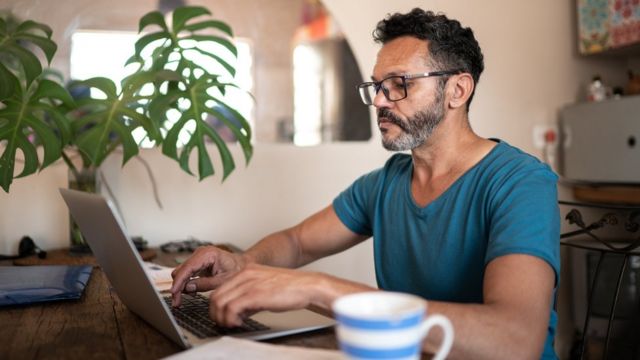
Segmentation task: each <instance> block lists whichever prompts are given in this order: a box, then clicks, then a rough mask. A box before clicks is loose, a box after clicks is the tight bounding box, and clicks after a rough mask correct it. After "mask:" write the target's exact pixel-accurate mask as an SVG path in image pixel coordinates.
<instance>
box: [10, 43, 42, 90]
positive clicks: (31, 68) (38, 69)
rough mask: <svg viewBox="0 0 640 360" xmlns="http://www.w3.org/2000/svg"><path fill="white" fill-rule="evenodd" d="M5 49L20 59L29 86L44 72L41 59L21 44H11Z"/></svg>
mask: <svg viewBox="0 0 640 360" xmlns="http://www.w3.org/2000/svg"><path fill="white" fill-rule="evenodd" d="M4 50H5V51H6V52H7V53H9V54H11V55H13V56H14V57H15V58H17V59H18V61H20V63H21V64H22V68H23V70H24V74H25V78H26V80H27V87H28V86H29V85H31V83H32V82H33V79H35V78H36V77H38V75H40V73H42V66H41V65H40V60H38V58H37V57H36V56H35V55H33V53H31V52H29V51H27V50H25V49H23V48H22V47H20V46H19V45H9V46H7V47H6V48H4Z"/></svg>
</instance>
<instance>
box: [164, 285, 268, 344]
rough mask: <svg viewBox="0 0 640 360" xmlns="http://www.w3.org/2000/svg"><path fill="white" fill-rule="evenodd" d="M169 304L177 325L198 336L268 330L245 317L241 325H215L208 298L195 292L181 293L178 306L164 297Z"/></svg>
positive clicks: (266, 327) (205, 336)
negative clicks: (173, 305)
mask: <svg viewBox="0 0 640 360" xmlns="http://www.w3.org/2000/svg"><path fill="white" fill-rule="evenodd" d="M163 299H164V301H165V302H166V303H167V305H169V309H171V313H173V317H174V318H175V319H176V322H177V323H178V325H180V326H182V327H183V328H185V329H187V330H189V331H190V332H192V333H193V334H194V335H196V336H197V337H199V338H207V337H215V336H224V335H237V334H243V333H246V332H254V331H262V330H269V327H268V326H266V325H264V324H261V323H259V322H257V321H255V320H253V319H246V320H245V321H244V324H242V326H238V327H233V328H228V327H222V326H219V325H217V324H216V323H215V322H214V321H213V320H211V319H210V318H209V299H207V298H206V297H204V296H202V295H200V294H196V295H189V294H182V305H180V307H179V308H175V307H172V306H171V298H170V297H164V298H163Z"/></svg>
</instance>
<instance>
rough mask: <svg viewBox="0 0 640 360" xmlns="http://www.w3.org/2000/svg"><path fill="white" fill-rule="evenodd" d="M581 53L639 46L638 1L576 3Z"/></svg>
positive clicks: (582, 1) (639, 5)
mask: <svg viewBox="0 0 640 360" xmlns="http://www.w3.org/2000/svg"><path fill="white" fill-rule="evenodd" d="M577 11H578V36H579V49H580V53H582V54H596V53H602V52H606V51H609V50H616V49H622V48H627V47H636V46H640V0H577Z"/></svg>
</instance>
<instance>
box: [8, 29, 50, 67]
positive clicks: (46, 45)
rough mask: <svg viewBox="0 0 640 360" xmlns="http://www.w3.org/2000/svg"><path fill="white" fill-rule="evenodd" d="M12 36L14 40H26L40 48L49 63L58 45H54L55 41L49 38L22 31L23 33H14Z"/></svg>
mask: <svg viewBox="0 0 640 360" xmlns="http://www.w3.org/2000/svg"><path fill="white" fill-rule="evenodd" d="M14 38H15V39H16V40H26V41H29V42H31V43H33V44H34V45H36V46H38V47H39V48H40V49H42V51H43V52H44V55H45V56H46V57H47V62H48V63H51V60H52V59H53V55H55V53H56V50H58V45H56V43H54V42H53V41H51V40H50V39H47V38H44V37H41V36H36V35H32V34H29V33H24V34H16V35H15V37H14Z"/></svg>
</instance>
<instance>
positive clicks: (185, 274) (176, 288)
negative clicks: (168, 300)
mask: <svg viewBox="0 0 640 360" xmlns="http://www.w3.org/2000/svg"><path fill="white" fill-rule="evenodd" d="M246 264H247V259H246V258H245V257H244V256H242V255H239V254H233V253H230V252H228V251H224V250H222V249H219V248H217V247H215V246H204V247H200V248H198V249H196V251H195V252H194V253H193V255H191V257H189V259H187V261H185V262H184V263H183V264H181V265H180V266H178V267H176V268H175V269H174V270H173V272H172V273H171V276H172V277H173V285H172V286H171V296H172V305H173V306H180V302H181V294H182V293H183V292H188V293H193V292H196V291H209V290H213V289H215V288H217V287H218V286H220V284H222V283H223V282H224V281H226V280H227V279H228V278H229V277H231V276H232V275H233V274H235V273H237V272H238V271H240V270H242V269H243V268H244V267H245V266H246Z"/></svg>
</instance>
